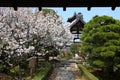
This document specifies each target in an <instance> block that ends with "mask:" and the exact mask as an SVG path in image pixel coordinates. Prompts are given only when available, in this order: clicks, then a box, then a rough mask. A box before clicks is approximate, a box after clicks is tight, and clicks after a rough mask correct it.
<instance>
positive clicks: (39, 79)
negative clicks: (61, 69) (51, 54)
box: [33, 64, 52, 80]
mask: <svg viewBox="0 0 120 80" xmlns="http://www.w3.org/2000/svg"><path fill="white" fill-rule="evenodd" d="M51 70H52V64H48V65H46V67H44V68H41V69H40V72H39V73H38V74H36V75H35V76H34V77H33V80H45V79H46V77H47V76H48V74H49V73H50V71H51Z"/></svg>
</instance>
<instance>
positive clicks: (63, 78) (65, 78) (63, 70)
mask: <svg viewBox="0 0 120 80" xmlns="http://www.w3.org/2000/svg"><path fill="white" fill-rule="evenodd" d="M55 80H74V77H73V74H72V72H71V71H70V67H60V68H59V70H58V74H57V76H56V79H55Z"/></svg>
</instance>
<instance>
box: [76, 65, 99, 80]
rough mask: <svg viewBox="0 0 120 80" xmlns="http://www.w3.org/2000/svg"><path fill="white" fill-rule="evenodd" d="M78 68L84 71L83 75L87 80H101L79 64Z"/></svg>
mask: <svg viewBox="0 0 120 80" xmlns="http://www.w3.org/2000/svg"><path fill="white" fill-rule="evenodd" d="M78 67H79V69H80V70H81V71H82V73H83V75H84V76H85V77H86V79H88V80H99V79H98V78H97V77H95V76H94V75H93V74H92V73H90V72H89V71H88V70H87V69H86V68H85V67H84V66H83V65H81V64H78Z"/></svg>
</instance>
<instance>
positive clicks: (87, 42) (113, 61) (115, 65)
mask: <svg viewBox="0 0 120 80" xmlns="http://www.w3.org/2000/svg"><path fill="white" fill-rule="evenodd" d="M81 40H82V45H81V49H82V50H83V51H84V52H86V53H87V55H88V61H89V64H91V65H93V66H97V67H102V68H105V69H107V70H110V69H111V70H112V71H116V70H118V69H119V68H120V21H119V20H116V19H114V18H112V17H109V16H98V15H97V16H94V17H93V19H92V20H90V21H89V22H88V23H87V24H86V25H85V27H84V29H83V34H82V37H81Z"/></svg>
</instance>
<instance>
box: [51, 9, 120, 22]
mask: <svg viewBox="0 0 120 80" xmlns="http://www.w3.org/2000/svg"><path fill="white" fill-rule="evenodd" d="M49 9H53V10H55V11H56V12H57V14H58V15H60V16H62V17H63V23H67V19H68V18H69V17H72V16H73V14H74V13H75V12H76V13H79V12H81V13H82V14H83V19H84V21H85V22H88V21H89V20H91V19H92V17H94V16H95V15H99V16H102V15H108V16H112V17H113V18H115V19H119V20H120V7H116V9H115V10H114V11H112V10H111V7H92V8H91V10H90V11H88V10H87V8H86V7H83V8H81V7H74V8H73V7H72V8H71V7H67V8H66V11H63V8H57V7H54V8H49Z"/></svg>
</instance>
